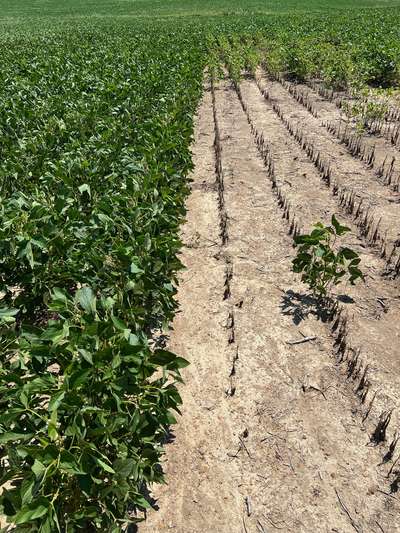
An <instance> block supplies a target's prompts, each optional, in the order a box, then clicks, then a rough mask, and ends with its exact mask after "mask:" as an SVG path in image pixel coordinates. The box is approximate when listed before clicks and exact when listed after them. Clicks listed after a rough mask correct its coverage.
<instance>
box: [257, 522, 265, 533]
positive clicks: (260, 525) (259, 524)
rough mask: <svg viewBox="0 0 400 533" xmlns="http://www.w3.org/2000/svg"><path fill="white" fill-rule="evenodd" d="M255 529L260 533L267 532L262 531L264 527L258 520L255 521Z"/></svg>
mask: <svg viewBox="0 0 400 533" xmlns="http://www.w3.org/2000/svg"><path fill="white" fill-rule="evenodd" d="M257 529H258V531H259V532H260V533H267V530H266V529H264V526H263V525H262V523H261V522H260V521H259V520H257Z"/></svg>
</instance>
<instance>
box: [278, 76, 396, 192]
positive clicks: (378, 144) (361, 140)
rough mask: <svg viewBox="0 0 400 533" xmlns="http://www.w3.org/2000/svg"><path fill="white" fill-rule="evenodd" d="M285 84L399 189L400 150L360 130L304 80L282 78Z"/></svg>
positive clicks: (351, 149)
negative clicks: (303, 82) (295, 81)
mask: <svg viewBox="0 0 400 533" xmlns="http://www.w3.org/2000/svg"><path fill="white" fill-rule="evenodd" d="M280 83H281V84H282V86H283V87H285V89H286V90H287V91H288V92H289V93H290V94H291V95H292V96H293V98H295V99H296V100H297V101H298V102H299V103H300V104H301V105H303V107H305V108H306V109H307V110H308V111H309V112H310V113H311V114H312V115H313V116H314V117H315V118H319V119H320V121H321V124H322V126H324V127H325V128H326V129H327V130H328V131H329V132H330V133H331V134H332V135H334V136H335V137H336V138H337V139H339V140H340V142H341V143H342V144H344V145H345V146H346V148H347V150H348V151H349V153H350V154H351V155H353V156H355V157H357V158H359V159H361V161H364V163H366V165H367V167H368V168H373V169H374V171H375V174H376V176H377V177H378V178H379V179H380V181H381V182H382V183H383V184H384V185H387V186H390V187H391V188H392V189H393V190H394V191H396V192H399V186H400V165H399V161H398V158H399V157H400V154H399V152H398V150H396V149H395V148H394V147H393V146H392V144H391V143H390V142H389V141H387V140H386V139H385V138H383V137H377V136H374V135H368V134H366V133H360V131H359V130H358V129H357V125H356V124H355V122H354V121H352V120H349V119H347V118H346V117H345V115H344V113H341V111H340V109H339V108H338V107H337V106H336V105H335V104H334V103H332V102H329V101H327V100H324V99H323V98H322V97H320V96H319V95H318V94H317V93H315V92H314V91H313V90H312V89H310V88H309V87H307V86H306V85H302V84H295V83H291V82H289V81H285V80H280Z"/></svg>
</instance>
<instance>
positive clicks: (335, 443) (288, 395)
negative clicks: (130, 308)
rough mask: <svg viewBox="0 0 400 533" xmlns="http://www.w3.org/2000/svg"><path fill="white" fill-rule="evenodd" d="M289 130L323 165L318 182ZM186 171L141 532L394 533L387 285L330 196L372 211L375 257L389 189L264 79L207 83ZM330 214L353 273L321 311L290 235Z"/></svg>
mask: <svg viewBox="0 0 400 533" xmlns="http://www.w3.org/2000/svg"><path fill="white" fill-rule="evenodd" d="M266 93H268V94H266ZM321 105H322V104H321ZM332 106H333V104H330V105H327V104H326V105H325V104H324V120H326V119H327V118H328V119H329V118H331V120H335V113H337V111H336V109H334V108H333V107H332ZM329 113H332V116H330V115H329V116H326V115H327V114H329ZM298 127H301V128H302V130H304V135H307V137H309V138H310V139H312V142H313V143H314V144H315V145H317V146H318V150H319V151H321V152H323V154H324V157H326V158H327V159H329V162H330V164H331V173H332V175H331V179H330V180H328V181H329V183H327V180H326V179H325V178H324V169H323V168H322V167H321V165H318V164H316V163H315V160H313V155H312V153H311V151H310V150H309V149H307V146H306V145H305V144H304V143H302V142H299V141H298V138H299V136H298V135H297V137H296V128H298ZM314 159H315V158H314ZM194 162H195V170H194V172H193V176H192V179H193V182H192V194H191V196H190V197H189V199H188V203H187V208H188V214H187V222H186V224H185V225H184V226H183V228H182V238H183V242H184V245H185V246H184V249H183V252H182V260H183V262H184V264H185V265H186V270H185V272H184V273H183V274H182V276H181V283H180V288H179V293H178V298H179V302H180V312H179V313H178V314H177V316H176V319H175V321H174V324H173V330H172V331H171V334H170V342H169V345H170V347H171V348H172V349H174V350H175V351H177V352H178V353H179V354H181V355H182V356H183V357H185V358H187V359H188V360H190V361H191V365H190V366H189V367H188V368H187V369H185V371H184V379H185V382H186V384H185V385H184V386H182V387H181V394H182V397H183V402H184V406H183V413H182V417H181V418H180V419H179V421H178V424H177V425H176V426H175V427H174V428H173V433H174V434H173V435H172V438H171V442H170V443H169V444H168V445H167V447H166V457H165V463H164V468H165V472H166V478H167V483H168V484H167V485H165V486H161V487H151V488H152V489H154V492H153V493H152V497H153V498H154V502H155V504H154V507H155V508H154V509H153V510H151V511H150V512H149V513H148V516H147V520H146V522H144V523H142V524H140V525H139V528H138V529H139V532H140V533H150V532H160V533H161V532H164V531H165V532H167V531H175V532H179V533H200V532H205V533H208V532H209V533H225V532H226V533H228V532H229V533H236V532H237V533H239V532H240V533H242V532H243V533H246V532H248V533H252V532H261V533H262V532H271V531H275V530H281V531H283V532H296V533H297V532H330V533H334V532H336V533H339V532H340V533H345V532H346V533H347V532H354V531H358V532H359V533H360V532H365V533H366V532H376V533H378V532H382V531H383V532H385V533H392V532H397V531H400V515H399V512H400V495H399V493H398V492H397V490H396V489H397V483H398V480H399V479H400V477H399V476H400V472H398V469H397V466H396V460H397V458H398V456H399V451H400V450H399V449H398V448H396V444H397V441H396V438H397V436H396V435H397V428H398V415H397V411H398V404H399V398H398V393H397V391H398V390H399V385H400V372H399V360H400V349H399V346H400V344H399V337H400V325H399V317H400V312H399V311H400V301H399V296H400V293H399V283H398V279H397V278H396V277H393V276H392V277H389V276H384V275H383V274H384V272H385V269H387V259H388V258H387V256H383V257H382V255H383V254H382V242H379V240H377V239H375V240H374V239H373V238H372V237H371V235H370V234H368V232H367V233H365V231H364V232H363V228H362V221H361V222H360V219H359V218H360V217H358V218H357V217H356V216H355V213H354V212H352V210H351V209H350V208H349V206H348V205H347V204H346V202H345V201H343V195H342V196H341V195H340V187H346V191H347V190H348V189H349V188H352V190H353V189H354V191H355V193H356V194H357V195H360V196H361V195H362V198H364V199H365V200H364V201H365V202H366V204H367V203H368V205H371V209H372V208H373V209H374V210H375V211H376V212H377V213H378V215H379V217H381V218H382V222H381V224H382V227H385V228H386V229H387V230H388V231H387V233H385V235H384V237H382V239H383V238H385V239H386V240H387V242H386V244H387V246H389V245H390V244H392V246H393V243H394V241H395V238H396V234H397V233H398V229H399V228H398V209H399V208H398V205H397V204H396V203H393V202H390V198H392V195H394V194H395V193H394V191H392V190H391V189H390V188H388V187H385V186H384V185H383V184H382V183H380V182H379V180H377V178H376V176H375V174H374V173H373V169H371V168H368V167H367V166H366V165H365V163H364V162H363V161H361V160H360V159H359V158H357V157H355V156H353V155H352V154H351V153H349V151H348V150H347V149H346V148H345V147H343V146H342V145H341V143H340V142H339V140H338V139H337V138H336V137H335V135H334V134H333V133H331V132H330V131H329V130H328V129H327V128H326V127H325V126H324V125H323V124H322V119H321V117H319V116H315V115H314V114H312V113H311V111H310V110H308V109H307V108H306V107H305V106H303V105H302V104H301V103H300V102H299V101H298V100H296V98H295V97H294V96H292V95H291V94H290V92H289V91H288V90H287V88H285V87H284V86H283V85H282V84H280V83H279V82H272V81H270V80H268V79H266V78H265V77H263V76H262V74H260V76H259V78H258V80H257V81H256V80H245V81H243V82H242V83H241V85H240V87H237V88H236V89H235V87H234V86H233V85H232V84H231V83H230V82H229V80H225V81H223V82H220V83H219V85H218V86H216V87H207V88H206V90H205V92H204V97H203V100H202V102H201V105H200V107H199V111H198V116H197V125H196V135H195V143H194ZM336 183H337V185H338V188H335V187H334V184H336ZM346 191H345V193H346ZM345 193H344V194H345ZM375 211H374V212H375ZM332 213H336V215H337V216H338V218H339V220H341V221H343V222H345V223H346V225H349V226H350V227H351V228H352V230H353V231H352V233H351V235H350V237H348V241H347V244H349V245H350V246H352V247H353V248H354V249H356V250H357V252H358V253H360V256H361V258H362V268H363V270H364V271H365V272H366V274H367V278H366V282H365V284H359V285H358V286H356V287H354V288H353V287H349V286H343V287H341V289H340V292H339V293H338V294H336V295H335V297H336V298H337V299H338V308H337V309H336V310H335V315H334V316H332V317H329V316H327V314H326V313H324V312H323V311H322V310H321V309H319V308H318V306H317V304H316V302H315V301H314V300H313V298H312V297H311V295H310V294H309V293H308V292H307V288H306V287H305V286H304V285H303V284H302V283H301V282H300V281H299V279H298V276H296V275H294V274H293V273H292V271H291V260H292V258H293V257H294V253H295V252H294V249H293V246H292V242H293V238H292V236H291V235H289V233H290V232H291V231H294V228H297V229H300V230H303V229H304V230H306V229H307V230H308V229H309V228H310V226H311V225H312V224H313V223H315V222H317V221H319V220H322V221H323V222H329V220H330V217H331V215H332ZM396 224H397V225H396ZM305 338H307V339H313V340H307V342H302V343H299V344H293V341H301V340H304V339H305ZM385 421H387V428H386V427H385ZM399 468H400V467H399Z"/></svg>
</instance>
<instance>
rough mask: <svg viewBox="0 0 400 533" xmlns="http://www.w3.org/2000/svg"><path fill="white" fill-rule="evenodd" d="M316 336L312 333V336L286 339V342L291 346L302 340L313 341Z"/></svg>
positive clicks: (300, 342)
mask: <svg viewBox="0 0 400 533" xmlns="http://www.w3.org/2000/svg"><path fill="white" fill-rule="evenodd" d="M316 338H317V337H316V336H315V335H313V336H312V337H303V338H302V339H297V340H294V341H286V344H290V346H293V345H294V344H302V343H303V342H310V341H315V339H316Z"/></svg>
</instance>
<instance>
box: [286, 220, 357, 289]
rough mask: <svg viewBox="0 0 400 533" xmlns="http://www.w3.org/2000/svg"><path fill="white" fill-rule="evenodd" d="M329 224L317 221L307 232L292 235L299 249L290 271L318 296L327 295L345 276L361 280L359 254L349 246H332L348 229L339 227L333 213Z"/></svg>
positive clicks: (353, 280)
mask: <svg viewBox="0 0 400 533" xmlns="http://www.w3.org/2000/svg"><path fill="white" fill-rule="evenodd" d="M331 224H332V225H331V226H325V225H324V224H322V223H321V222H318V224H315V225H314V228H315V229H313V231H312V232H311V233H310V234H309V235H298V236H296V237H295V238H294V242H295V245H296V246H299V249H298V251H297V255H296V257H295V258H294V259H293V271H294V272H297V273H299V274H300V273H301V274H302V276H301V279H302V281H304V282H305V283H307V284H308V286H309V287H310V289H311V290H312V292H313V294H314V295H315V296H317V297H319V298H322V297H324V296H326V294H327V292H328V290H329V289H330V288H331V287H332V286H333V285H338V284H339V283H340V282H341V281H343V279H344V278H345V277H346V276H348V280H349V281H350V283H351V284H352V285H354V283H355V282H356V281H357V279H364V276H363V274H362V272H361V270H360V269H359V267H358V266H359V264H360V261H361V259H360V258H359V256H358V254H357V253H356V252H355V251H354V250H351V249H350V248H345V247H339V248H338V250H337V251H335V249H334V246H335V243H336V240H337V237H341V236H342V235H344V234H345V233H347V232H349V231H350V228H347V227H346V226H342V225H341V224H340V223H339V222H338V221H337V219H336V217H335V215H333V216H332V220H331Z"/></svg>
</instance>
